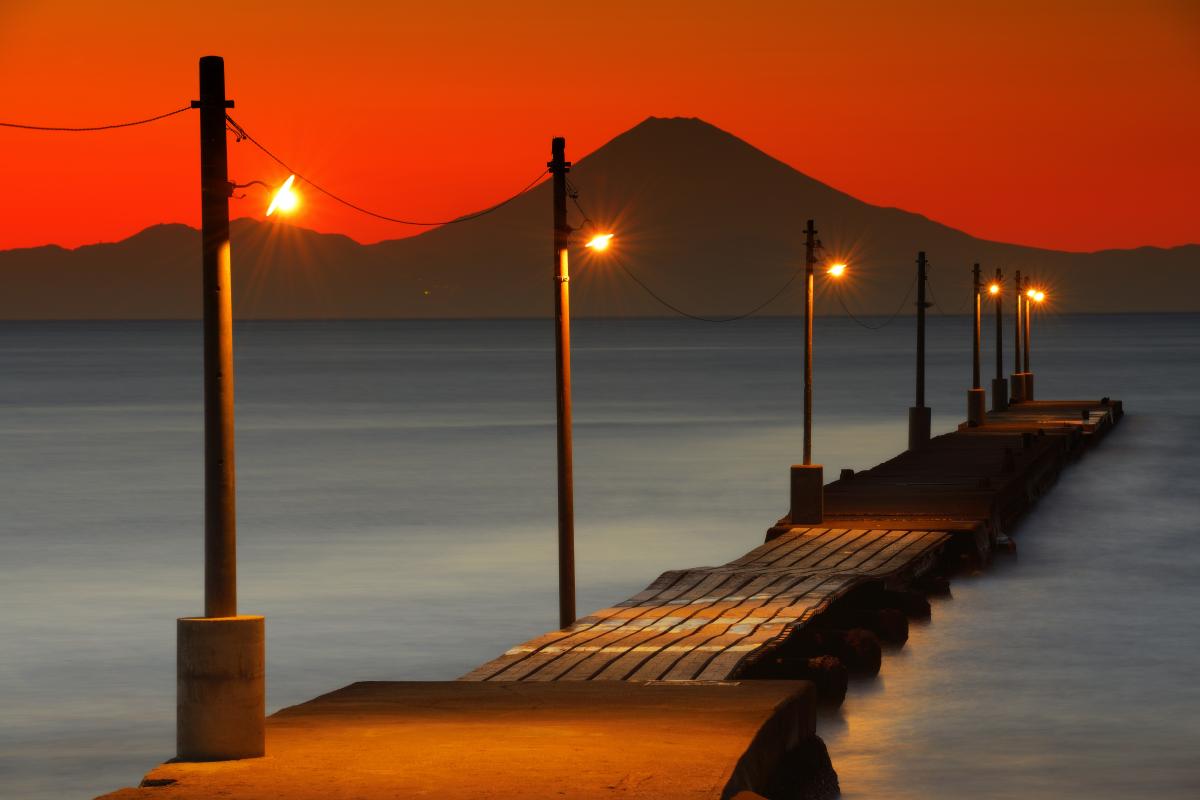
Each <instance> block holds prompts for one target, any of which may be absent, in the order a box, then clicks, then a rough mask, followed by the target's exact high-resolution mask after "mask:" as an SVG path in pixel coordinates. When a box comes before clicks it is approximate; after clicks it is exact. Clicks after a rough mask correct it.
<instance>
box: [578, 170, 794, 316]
mask: <svg viewBox="0 0 1200 800" xmlns="http://www.w3.org/2000/svg"><path fill="white" fill-rule="evenodd" d="M566 185H567V197H569V198H571V202H572V203H573V204H574V205H575V208H577V209H579V214H580V216H582V217H583V221H584V224H586V225H593V226H594V225H595V223H593V222H592V219H591V217H589V216H588V213H587V212H586V211H584V209H583V205H582V204H580V202H579V188H578V187H577V186H576V185H575V184H574V183H572V182H571V179H570V178H567V179H566ZM610 257H611V258H612V260H613V261H614V262H615V263H616V265H617V266H618V267H620V268H621V271H622V272H624V273H625V274H626V275H628V276H629V277H630V279H632V280H633V282H634V283H636V284H637V285H638V286H640V287H642V290H643V291H644V292H645V293H646V294H648V295H650V296H651V297H653V298H654V299H655V300H656V301H658V303H659V304H660V305H662V306H663V307H664V308H666V309H669V310H671V311H674V312H675V313H676V314H678V315H679V316H681V317H686V318H687V319H692V320H696V321H697V322H715V323H724V322H737V321H739V320H743V319H746V318H747V317H752V316H754V315H755V314H757V313H758V312H759V311H762V310H763V309H764V308H766V307H767V306H769V305H771V303H773V302H775V301H776V300H777V299H779V296H780V295H782V294H783V293H784V292H786V291H787V289H788V287H789V286H791V285H792V284H793V283H795V282H796V278H797V277H799V275H800V270H794V271H793V272H792V276H791V277H790V278H788V279H787V281H785V282H784V284H783V285H782V286H780V287H779V289H778V290H776V292H775V293H774V294H772V295H771V296H770V297H768V298H767V299H766V300H764V301H763V302H761V303H759V304H758V305H757V306H755V307H754V308H752V309H750V310H749V311H747V312H746V313H744V314H738V315H736V316H733V317H705V316H701V315H700V314H693V313H692V312H690V311H685V310H684V309H682V308H680V307H679V306H677V305H675V304H674V303H672V302H671V301H670V300H667V299H666V298H665V297H663V296H662V295H660V294H659V293H658V292H656V291H654V290H653V289H652V288H650V285H649V284H647V283H646V282H645V281H643V280H642V279H641V278H639V277H638V276H637V274H636V273H635V272H634V271H633V270H631V269H630V268H629V266H628V265H627V264H626V263H625V262H624V261H622V260H621V258H620V256H618V255H617V254H616V253H613V254H611V256H610Z"/></svg>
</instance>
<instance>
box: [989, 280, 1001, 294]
mask: <svg viewBox="0 0 1200 800" xmlns="http://www.w3.org/2000/svg"><path fill="white" fill-rule="evenodd" d="M988 294H1000V284H998V283H993V284H991V285H990V286H988Z"/></svg>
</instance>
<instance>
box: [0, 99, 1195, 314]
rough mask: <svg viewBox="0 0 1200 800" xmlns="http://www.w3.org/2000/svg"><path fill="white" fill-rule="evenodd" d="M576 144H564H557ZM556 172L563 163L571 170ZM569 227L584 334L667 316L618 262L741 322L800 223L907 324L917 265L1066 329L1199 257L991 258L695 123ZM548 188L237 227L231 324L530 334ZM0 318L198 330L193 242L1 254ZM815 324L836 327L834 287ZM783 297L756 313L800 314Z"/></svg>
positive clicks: (661, 144)
mask: <svg viewBox="0 0 1200 800" xmlns="http://www.w3.org/2000/svg"><path fill="white" fill-rule="evenodd" d="M569 144H570V143H569V142H568V145H569ZM568 157H570V156H569V153H568ZM569 177H570V179H571V181H572V183H573V185H574V186H575V187H577V189H578V192H579V194H578V207H576V205H575V204H572V205H571V221H572V224H574V225H582V224H583V223H584V217H583V215H582V213H581V211H580V209H583V210H586V212H587V214H588V216H589V217H590V218H591V220H593V221H594V223H595V226H596V227H597V228H605V229H611V230H613V231H615V232H616V233H617V238H616V239H615V240H614V245H613V256H608V255H604V254H592V253H591V252H590V251H585V250H583V249H582V248H579V249H578V250H575V251H573V252H572V256H571V258H572V262H571V272H572V278H571V289H572V292H571V301H572V309H573V313H574V314H576V315H578V316H660V315H665V314H669V313H671V312H669V311H667V310H666V309H665V308H664V307H663V306H662V305H661V304H660V303H659V302H658V301H657V300H655V299H654V298H653V297H651V296H650V294H648V293H647V292H646V291H645V290H644V289H643V288H642V287H640V286H638V285H637V283H635V282H634V281H633V280H632V279H631V278H630V277H629V276H628V275H627V274H626V273H625V272H624V271H623V270H622V268H621V267H620V266H618V263H617V262H616V261H615V260H614V257H615V258H616V259H619V260H620V263H621V264H624V265H625V267H626V268H627V269H629V270H630V271H632V272H633V273H635V274H636V275H637V277H638V278H639V279H640V280H641V281H642V282H643V283H645V284H646V286H648V287H649V288H650V289H651V290H653V291H654V292H655V293H657V294H658V295H660V296H661V297H662V298H663V299H665V300H667V301H668V302H670V303H671V304H673V305H675V306H678V307H679V308H682V309H685V310H686V311H688V312H691V313H695V314H703V315H718V316H719V315H733V314H738V313H744V312H745V311H747V310H749V309H751V308H754V307H755V306H757V305H759V304H760V303H762V302H763V301H764V300H765V299H767V298H768V297H770V296H771V295H773V294H775V293H776V292H777V291H778V290H779V289H780V287H781V286H784V285H785V284H786V282H787V281H788V280H789V279H790V278H792V277H793V276H794V274H795V271H796V269H797V268H798V267H799V266H800V265H801V264H802V263H803V255H804V246H803V233H802V230H803V227H804V222H805V220H807V219H809V218H812V219H815V220H816V224H817V228H818V230H819V232H820V233H819V236H820V238H821V239H822V240H823V242H824V245H825V249H824V256H825V257H827V258H842V259H846V260H848V261H849V263H850V265H851V271H850V277H849V278H848V279H847V281H846V283H845V284H844V285H843V286H841V287H840V288H839V289H838V290H837V291H839V292H841V295H840V296H841V298H842V302H843V303H845V304H846V306H847V307H848V308H850V310H851V311H853V312H854V313H855V314H869V313H876V314H891V313H893V312H894V311H896V310H897V309H898V308H900V309H901V310H902V312H904V313H911V309H912V302H913V301H912V298H911V297H909V296H908V295H907V292H908V291H909V290H910V289H911V287H912V285H913V275H914V272H915V267H914V261H915V259H916V255H917V251H918V250H923V251H925V252H926V254H927V256H928V259H929V263H930V270H929V274H930V286H931V290H932V295H933V299H935V300H936V301H937V303H938V305H939V307H940V308H942V310H944V311H945V312H947V313H955V312H965V311H966V310H967V309H969V307H970V305H969V304H970V269H971V265H972V264H973V263H974V262H976V261H978V262H980V263H981V264H982V266H983V269H984V274H985V276H991V275H992V274H993V273H994V271H995V269H996V268H997V267H999V268H1001V269H1003V270H1004V272H1005V274H1006V276H1011V274H1012V272H1013V270H1015V269H1020V270H1022V272H1023V273H1024V274H1027V275H1028V274H1032V275H1034V276H1036V278H1037V279H1038V280H1039V281H1041V282H1043V283H1045V284H1046V285H1048V286H1049V287H1051V290H1052V297H1053V300H1054V307H1055V309H1056V310H1060V311H1113V312H1120V311H1196V310H1200V292H1197V288H1198V287H1197V283H1198V281H1197V277H1196V276H1197V271H1196V268H1197V267H1198V266H1200V245H1185V246H1182V247H1175V248H1170V249H1162V248H1154V247H1143V248H1138V249H1134V250H1105V251H1100V252H1095V253H1070V252H1061V251H1054V250H1044V249H1038V248H1031V247H1024V246H1020V245H1013V244H1004V243H1001V242H992V241H986V240H982V239H977V238H975V237H972V236H969V235H968V234H966V233H963V232H961V231H958V230H955V229H953V228H950V227H948V226H946V225H942V224H940V223H937V222H934V221H933V220H930V219H928V218H926V217H923V216H921V215H919V214H914V213H911V212H907V211H903V210H900V209H896V208H884V207H880V206H874V205H871V204H869V203H864V202H862V201H860V200H857V199H855V198H853V197H851V196H850V195H847V194H845V193H843V192H839V191H837V190H836V189H834V188H832V187H830V186H827V185H825V184H823V183H821V182H819V181H817V180H814V179H813V178H810V177H808V176H807V175H804V174H803V173H801V172H799V171H797V170H796V169H794V168H792V167H790V166H788V165H787V164H784V163H783V162H781V161H778V160H777V159H774V158H772V157H771V156H769V155H767V154H766V153H763V152H762V151H760V150H758V149H756V148H754V147H753V146H751V145H750V144H748V143H746V142H744V141H742V140H741V139H738V138H737V137H735V136H733V135H731V134H729V133H726V132H724V131H722V130H720V129H718V128H715V127H713V126H712V125H709V124H707V123H705V122H703V121H701V120H698V119H684V118H674V119H660V118H654V117H651V118H649V119H647V120H645V121H644V122H642V123H641V124H639V125H637V126H636V127H634V128H632V129H630V130H629V131H626V132H625V133H623V134H621V135H620V136H618V137H616V138H615V139H613V140H612V141H610V142H609V143H607V144H606V145H604V146H603V147H601V148H600V149H598V150H596V151H595V152H593V153H591V154H590V155H588V156H586V157H585V158H582V159H580V160H579V161H578V162H577V163H576V165H575V166H574V167H573V168H572V171H571V173H570V176H569ZM550 220H551V208H550V185H549V183H548V182H543V183H542V184H539V185H538V186H536V187H535V188H533V189H531V190H530V191H528V192H527V193H525V194H524V195H521V196H520V197H518V198H516V199H515V200H514V201H513V202H511V203H509V204H507V205H505V206H504V207H502V208H500V209H499V210H497V211H495V212H493V213H491V214H488V215H485V216H482V217H478V218H475V219H470V220H466V221H463V222H461V223H457V224H452V225H446V226H443V227H441V228H436V229H434V230H431V231H428V232H426V233H422V234H420V235H417V236H413V237H410V238H406V239H397V240H390V241H384V242H379V243H377V244H371V245H362V244H358V243H357V242H355V241H353V240H352V239H349V238H348V237H345V236H341V235H333V234H322V233H317V232H314V231H310V230H306V229H304V228H302V227H299V226H296V225H293V224H290V223H277V222H257V221H253V220H249V219H242V220H235V221H234V223H233V227H232V239H233V241H232V253H233V270H234V312H235V314H236V315H237V316H238V317H241V318H363V317H376V318H395V317H399V318H403V317H424V318H438V317H441V318H453V317H536V316H547V315H549V314H550V313H551V310H552V298H553V295H552V283H551V274H552V263H553V262H552V253H551V239H550V233H551V231H550V227H551V224H550ZM0 276H2V277H3V280H4V284H5V291H4V292H3V293H0V317H2V318H7V319H171V318H196V317H198V316H199V315H200V235H199V232H198V231H196V230H195V229H193V228H190V227H188V226H185V225H177V224H168V225H156V226H154V227H151V228H148V229H146V230H145V231H142V232H141V233H138V234H136V235H135V236H132V237H130V238H128V239H125V240H123V241H120V242H115V243H110V244H97V245H88V246H85V247H80V248H77V249H75V250H66V249H63V248H61V247H57V246H46V247H36V248H26V249H18V250H8V251H3V252H0ZM819 283H820V284H822V286H821V289H820V292H819V297H818V313H822V312H837V313H840V311H841V310H840V309H839V308H838V304H837V298H836V297H835V295H834V294H833V292H832V291H831V288H832V287H827V286H824V285H823V284H824V280H823V279H822V280H820V281H819ZM801 289H802V285H801V282H800V281H794V282H793V283H792V284H791V285H790V286H788V289H787V290H786V291H784V292H783V293H782V294H780V296H779V297H778V299H776V300H775V301H774V302H772V303H771V304H769V305H768V306H767V307H766V308H764V309H762V311H761V313H763V314H795V313H797V312H798V311H799V309H800V302H801V294H800V292H801Z"/></svg>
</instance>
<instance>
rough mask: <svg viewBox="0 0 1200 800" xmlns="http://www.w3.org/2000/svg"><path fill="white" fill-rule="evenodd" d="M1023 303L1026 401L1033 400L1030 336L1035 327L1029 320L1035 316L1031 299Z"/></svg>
mask: <svg viewBox="0 0 1200 800" xmlns="http://www.w3.org/2000/svg"><path fill="white" fill-rule="evenodd" d="M1022 303H1023V305H1024V306H1025V376H1024V378H1023V383H1024V385H1025V386H1024V389H1025V399H1026V400H1032V399H1033V370H1032V369H1030V368H1029V336H1030V334H1031V333H1032V332H1033V325H1032V323H1031V322H1030V321H1029V319H1030V317H1031V316H1032V314H1033V303H1031V302H1030V298H1029V297H1026V298H1025V299H1024V300H1023V301H1022Z"/></svg>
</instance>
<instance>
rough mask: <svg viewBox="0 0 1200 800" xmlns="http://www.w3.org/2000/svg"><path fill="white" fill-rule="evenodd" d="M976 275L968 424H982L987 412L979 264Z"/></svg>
mask: <svg viewBox="0 0 1200 800" xmlns="http://www.w3.org/2000/svg"><path fill="white" fill-rule="evenodd" d="M972 273H973V275H974V287H975V289H974V291H975V299H974V303H972V305H973V307H974V319H973V320H972V321H971V323H972V324H971V332H972V335H973V340H972V343H971V388H970V389H968V390H967V424H968V425H982V424H983V418H984V416H985V415H986V414H987V392H985V391H984V390H983V387H982V386H980V383H982V378H980V364H979V334H980V326H981V321H980V318H981V316H982V313H983V283H982V282H981V280H980V277H979V265H978V264H976V265H975V268H974V269H973V270H972Z"/></svg>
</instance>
